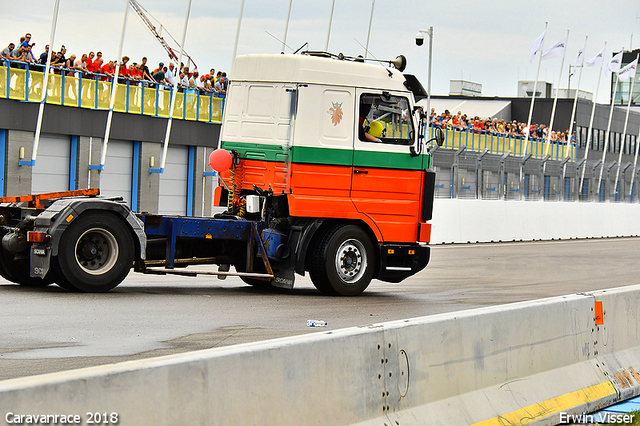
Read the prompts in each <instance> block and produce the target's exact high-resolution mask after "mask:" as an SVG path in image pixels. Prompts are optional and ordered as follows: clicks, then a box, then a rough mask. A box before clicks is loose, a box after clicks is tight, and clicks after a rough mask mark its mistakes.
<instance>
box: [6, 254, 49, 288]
mask: <svg viewBox="0 0 640 426" xmlns="http://www.w3.org/2000/svg"><path fill="white" fill-rule="evenodd" d="M30 272H31V262H30V261H29V258H28V257H26V258H20V259H14V255H13V253H11V252H9V251H7V250H3V249H2V248H0V275H2V277H3V278H5V279H7V280H8V281H11V282H13V283H16V284H20V285H23V286H26V287H46V286H48V285H49V284H53V281H54V279H53V277H54V275H55V274H54V273H53V271H49V272H48V273H47V275H46V276H45V277H44V278H40V277H32V276H31V275H30Z"/></svg>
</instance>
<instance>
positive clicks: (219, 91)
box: [214, 75, 227, 95]
mask: <svg viewBox="0 0 640 426" xmlns="http://www.w3.org/2000/svg"><path fill="white" fill-rule="evenodd" d="M224 83H225V78H224V77H223V76H222V75H221V76H220V78H219V79H218V81H216V84H215V86H214V89H215V92H216V93H217V94H218V95H226V93H227V91H226V90H225V89H224V87H225V85H224Z"/></svg>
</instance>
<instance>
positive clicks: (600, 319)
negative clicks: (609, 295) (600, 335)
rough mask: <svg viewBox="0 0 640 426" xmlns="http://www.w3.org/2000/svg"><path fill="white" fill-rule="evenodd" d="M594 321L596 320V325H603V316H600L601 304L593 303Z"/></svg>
mask: <svg viewBox="0 0 640 426" xmlns="http://www.w3.org/2000/svg"><path fill="white" fill-rule="evenodd" d="M595 320H596V325H603V324H604V315H603V314H602V302H595Z"/></svg>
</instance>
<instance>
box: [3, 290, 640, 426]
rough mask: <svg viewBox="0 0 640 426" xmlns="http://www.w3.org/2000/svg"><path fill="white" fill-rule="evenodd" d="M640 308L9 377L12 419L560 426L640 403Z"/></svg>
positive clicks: (457, 317)
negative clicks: (633, 400) (565, 418)
mask: <svg viewBox="0 0 640 426" xmlns="http://www.w3.org/2000/svg"><path fill="white" fill-rule="evenodd" d="M600 307H601V308H602V309H600ZM639 310H640V286H630V287H625V288H619V289H612V290H606V291H599V292H595V293H590V294H579V295H570V296H563V297H554V298H549V299H543V300H539V301H531V302H521V303H515V304H511V305H505V306H498V307H488V308H481V309H474V310H468V311H462V312H456V313H447V314H440V315H434V316H430V317H423V318H415V319H409V320H402V321H394V322H387V323H383V324H377V325H369V326H364V327H354V328H348V329H342V330H336V331H328V332H321V333H317V334H313V335H304V336H296V337H289V338H283V339H276V340H271V341H265V342H257V343H251V344H243V345H236V346H230V347H223V348H217V349H211V350H204V351H198V352H193V353H188V354H182V355H173V356H167V357H161V358H154V359H148V360H140V361H130V362H125V363H121V364H114V365H108V366H101V367H94V368H87V369H82V370H75V371H68V372H61V373H54V374H48V375H42V376H34V377H27V378H22V379H14V380H7V381H3V382H0V415H2V416H3V417H2V422H4V423H6V424H12V423H11V421H12V419H15V417H11V415H9V414H8V413H13V414H12V416H15V415H28V414H34V415H54V414H74V415H79V416H81V419H82V420H83V423H81V424H86V421H87V419H88V418H89V416H90V414H89V413H101V415H102V413H106V414H107V416H110V415H111V414H112V413H117V417H118V420H119V422H118V424H119V425H123V426H128V425H136V426H141V425H192V424H200V425H230V424H232V425H254V424H260V425H279V426H282V425H296V426H298V425H306V424H325V425H343V424H358V425H363V426H364V425H367V426H369V425H371V426H373V425H379V426H383V425H387V426H392V425H402V426H405V425H424V424H430V425H454V426H455V425H469V424H481V425H493V424H495V425H502V424H528V423H532V424H543V425H547V424H549V425H551V424H557V423H559V422H560V420H561V415H563V413H565V414H575V415H577V414H581V413H583V412H591V411H594V410H597V409H600V408H602V407H605V406H608V405H611V404H612V403H614V402H616V401H619V400H621V399H623V398H627V397H630V396H634V395H637V394H638V393H640V374H639V373H640V317H639V316H638V314H639V313H640V312H639ZM2 422H0V424H3V423H2ZM23 423H24V422H23Z"/></svg>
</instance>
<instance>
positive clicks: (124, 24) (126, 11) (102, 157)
mask: <svg viewBox="0 0 640 426" xmlns="http://www.w3.org/2000/svg"><path fill="white" fill-rule="evenodd" d="M128 16H129V0H125V9H124V20H123V21H122V32H121V33H120V46H119V47H118V56H117V57H116V59H117V60H116V72H115V74H114V76H113V82H112V83H111V99H110V101H109V114H108V115H107V127H106V128H105V130H104V140H103V141H102V152H101V153H100V170H103V169H104V163H105V160H106V159H107V146H108V145H109V134H110V133H111V120H112V119H113V105H114V104H115V101H116V90H117V88H118V74H119V71H120V65H119V62H118V61H119V60H120V58H122V45H123V44H124V32H125V29H126V28H127V17H128Z"/></svg>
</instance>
